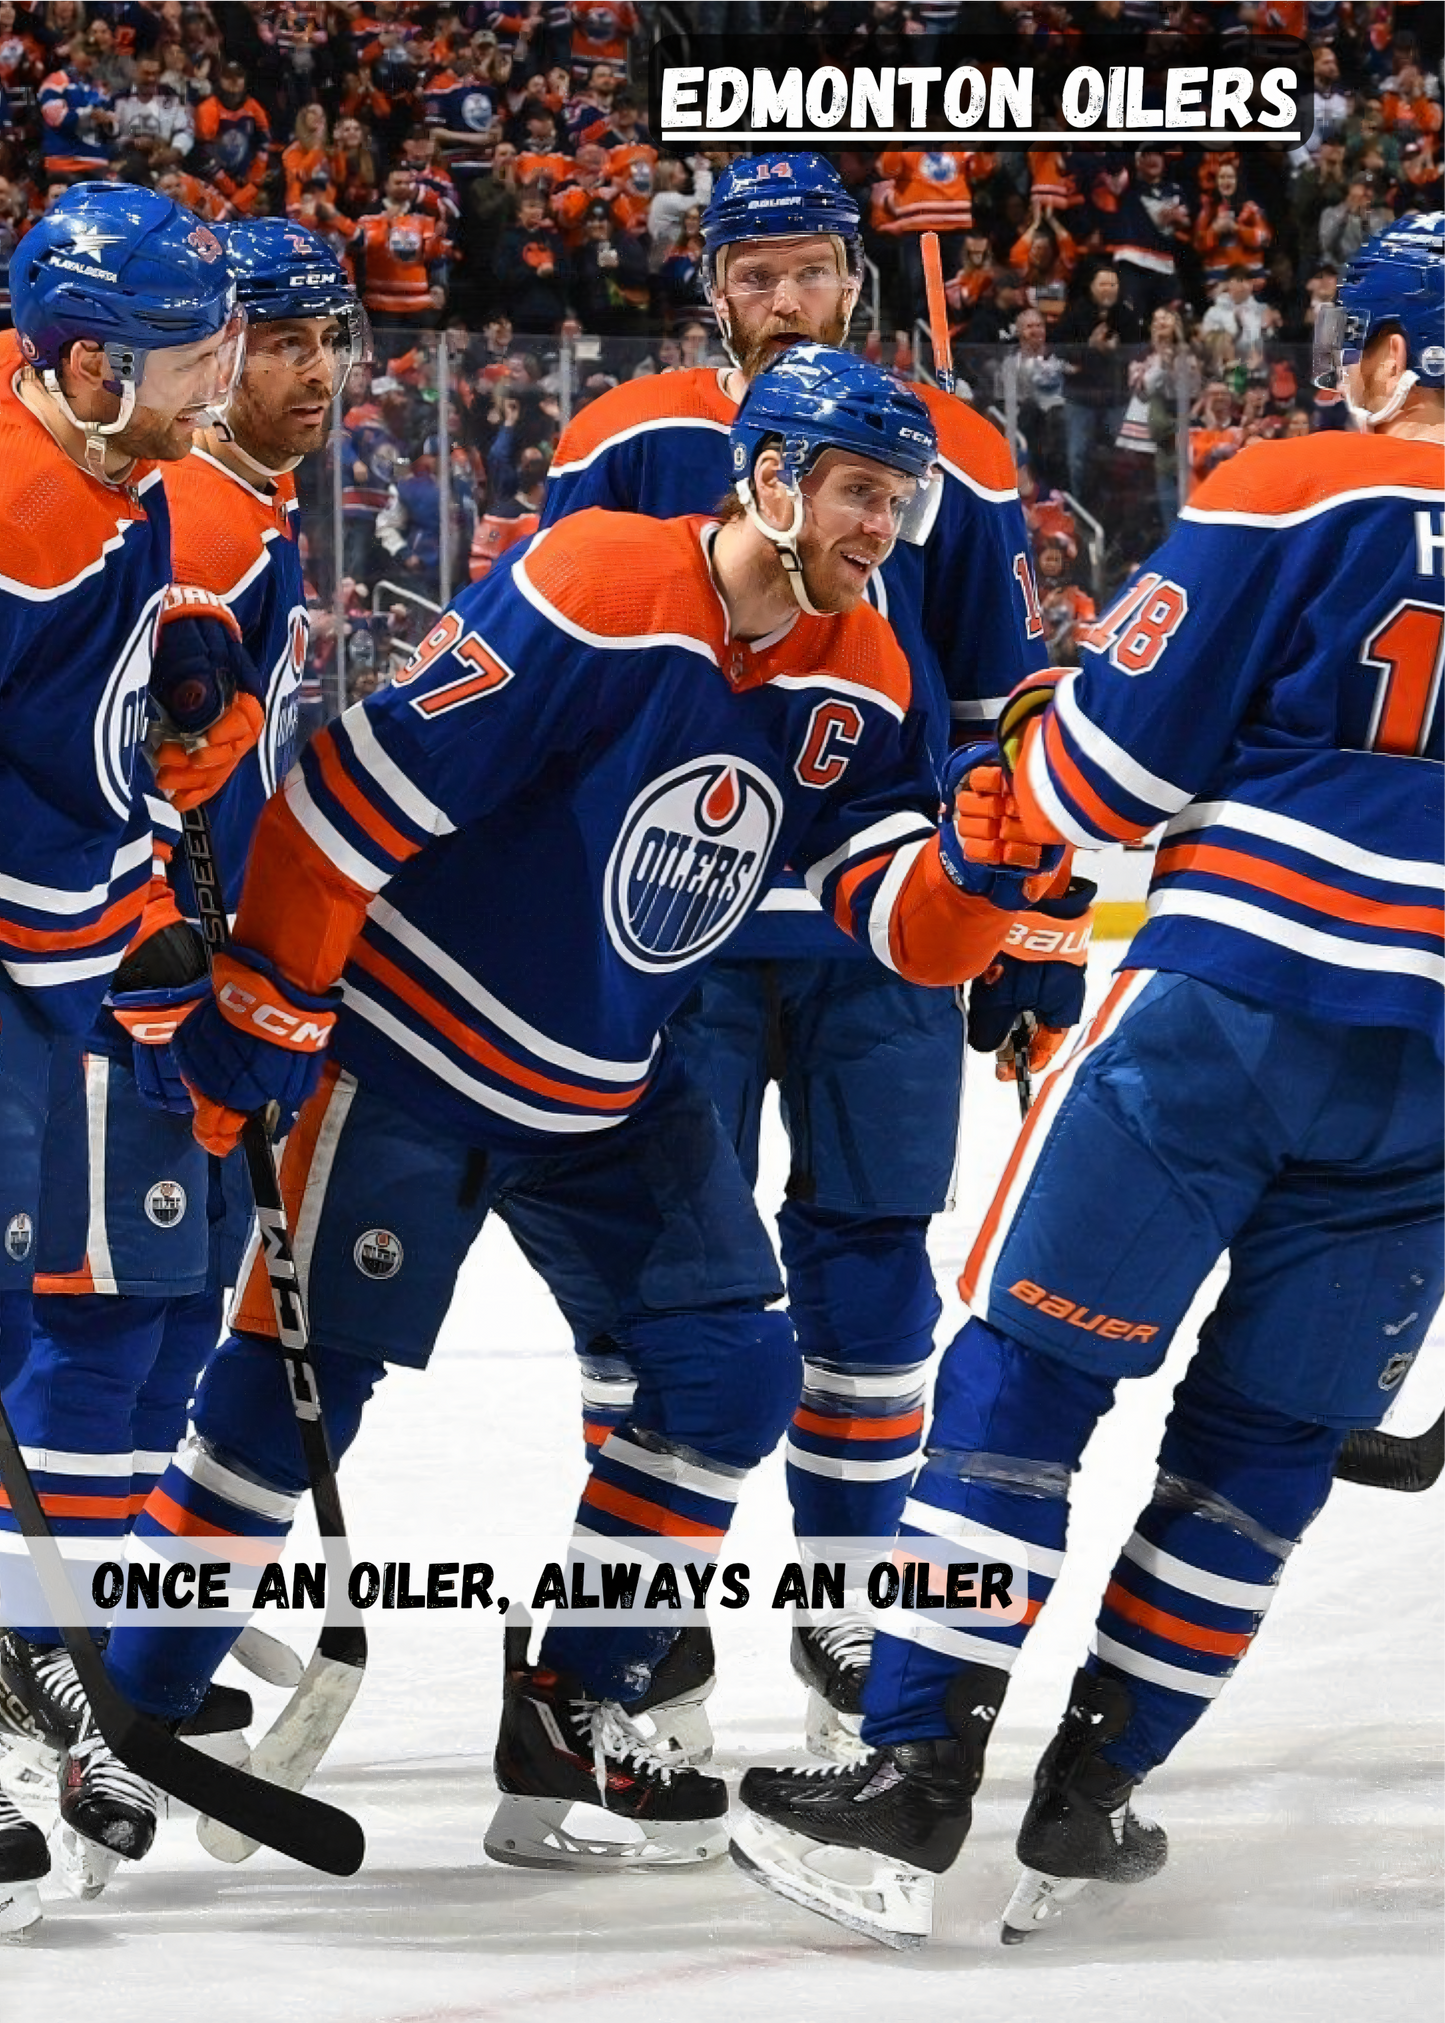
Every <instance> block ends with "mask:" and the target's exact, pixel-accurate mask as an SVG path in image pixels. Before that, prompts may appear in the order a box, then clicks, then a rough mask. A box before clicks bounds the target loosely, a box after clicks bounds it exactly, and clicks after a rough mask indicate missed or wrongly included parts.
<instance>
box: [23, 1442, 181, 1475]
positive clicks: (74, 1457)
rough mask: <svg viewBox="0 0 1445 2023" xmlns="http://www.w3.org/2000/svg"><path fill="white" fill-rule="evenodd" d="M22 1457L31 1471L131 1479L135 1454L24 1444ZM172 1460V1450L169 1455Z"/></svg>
mask: <svg viewBox="0 0 1445 2023" xmlns="http://www.w3.org/2000/svg"><path fill="white" fill-rule="evenodd" d="M20 1455H21V1459H22V1460H23V1461H24V1463H25V1466H26V1467H27V1468H28V1469H29V1470H30V1473H31V1474H32V1475H96V1476H104V1477H106V1478H107V1479H111V1478H115V1479H117V1480H119V1479H126V1480H128V1479H129V1477H130V1475H131V1472H132V1467H131V1464H132V1461H133V1458H134V1457H133V1456H132V1455H131V1453H130V1451H129V1450H127V1451H126V1452H125V1453H124V1454H67V1453H65V1452H64V1451H63V1450H62V1449H61V1448H59V1447H22V1448H21V1449H20ZM166 1459H167V1460H168V1461H169V1460H170V1456H169V1454H168V1455H167V1456H166Z"/></svg>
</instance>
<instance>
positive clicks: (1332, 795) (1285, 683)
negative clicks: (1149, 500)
mask: <svg viewBox="0 0 1445 2023" xmlns="http://www.w3.org/2000/svg"><path fill="white" fill-rule="evenodd" d="M1442 584H1445V492H1442V486H1441V455H1440V447H1439V445H1438V444H1437V443H1431V442H1426V441H1416V440H1410V439H1403V438H1379V437H1365V436H1359V435H1349V436H1344V435H1333V434H1332V435H1324V436H1312V437H1309V438H1306V439H1304V440H1301V441H1292V442H1280V443H1261V444H1258V445H1256V446H1255V447H1254V448H1252V449H1249V450H1246V451H1245V452H1244V453H1243V454H1242V455H1241V456H1238V457H1236V458H1234V459H1233V460H1232V461H1231V462H1229V463H1227V464H1224V465H1222V466H1221V467H1220V469H1219V470H1218V471H1217V472H1216V473H1215V474H1214V475H1213V476H1212V477H1211V478H1209V479H1208V480H1207V481H1206V483H1205V484H1204V485H1202V486H1201V487H1200V489H1199V491H1198V492H1197V493H1196V494H1195V495H1194V498H1193V500H1192V501H1191V503H1190V505H1189V506H1188V508H1187V509H1186V511H1185V512H1184V514H1183V515H1182V516H1181V518H1180V521H1179V524H1178V525H1177V527H1176V528H1175V530H1174V532H1173V534H1172V535H1171V536H1170V538H1169V539H1168V540H1167V541H1166V542H1165V543H1164V545H1163V546H1162V547H1161V548H1160V549H1158V550H1157V552H1156V553H1155V554H1154V555H1153V556H1151V557H1150V559H1149V562H1148V564H1147V566H1146V567H1145V568H1144V569H1143V570H1141V571H1140V572H1138V573H1137V574H1136V575H1135V576H1134V577H1133V578H1132V579H1131V581H1130V582H1129V583H1128V584H1126V585H1125V587H1124V589H1123V590H1122V591H1121V593H1120V595H1119V596H1118V598H1117V599H1116V600H1115V602H1114V604H1113V605H1112V607H1111V608H1110V609H1109V610H1108V611H1106V612H1105V613H1104V614H1103V616H1102V617H1101V618H1100V619H1099V620H1098V622H1097V624H1096V626H1095V627H1094V629H1093V633H1092V644H1091V646H1090V648H1089V650H1088V651H1087V652H1086V653H1085V655H1084V664H1083V666H1082V667H1081V668H1080V669H1078V670H1077V671H1076V672H1074V673H1072V674H1070V675H1068V676H1066V677H1065V678H1064V680H1063V681H1061V682H1060V684H1059V687H1058V689H1057V691H1056V696H1055V700H1054V702H1053V703H1052V705H1051V707H1050V708H1049V710H1048V711H1047V713H1046V714H1045V715H1044V716H1043V717H1041V718H1039V719H1037V720H1036V721H1035V723H1034V724H1032V725H1030V727H1029V730H1028V733H1027V735H1026V737H1025V740H1024V746H1023V753H1022V758H1021V764H1020V767H1019V770H1018V773H1017V775H1016V783H1015V790H1016V792H1017V793H1018V796H1019V800H1020V804H1021V806H1022V807H1023V809H1024V811H1025V815H1026V817H1027V819H1028V821H1029V824H1030V827H1031V829H1032V830H1033V831H1034V833H1036V834H1039V835H1048V836H1051V837H1062V838H1063V839H1065V840H1066V841H1068V842H1072V843H1076V844H1079V845H1080V846H1082V847H1083V848H1085V849H1090V848H1099V847H1101V846H1102V845H1103V844H1105V843H1111V842H1115V841H1119V840H1122V839H1128V838H1131V837H1137V836H1141V835H1143V834H1145V833H1146V832H1147V831H1148V830H1150V829H1152V828H1154V827H1155V825H1156V824H1158V823H1160V822H1164V823H1167V825H1168V826H1167V828H1166V830H1165V834H1164V839H1163V843H1162V845H1161V847H1160V850H1159V854H1158V858H1157V860H1156V866H1155V871H1154V878H1153V883H1152V886H1151V889H1150V894H1149V911H1148V919H1147V922H1146V924H1145V926H1144V927H1143V928H1142V929H1141V930H1140V932H1139V933H1138V934H1137V935H1136V937H1135V939H1134V942H1133V944H1132V945H1131V947H1130V950H1129V954H1128V957H1127V962H1128V966H1129V967H1130V968H1133V969H1161V970H1176V971H1182V972H1184V973H1185V974H1188V975H1192V976H1198V977H1202V978H1204V979H1205V980H1206V981H1208V982H1211V983H1214V984H1217V985H1218V986H1219V988H1221V989H1222V990H1227V991H1234V992H1237V993H1238V994H1239V995H1241V996H1244V997H1251V998H1256V999H1259V1000H1262V1001H1263V1002H1265V1003H1269V1004H1276V1005H1280V1006H1284V1007H1287V1008H1289V1009H1292V1010H1295V1011H1304V1012H1307V1013H1310V1014H1314V1015H1317V1016H1318V1017H1320V1018H1322V1019H1330V1020H1336V1021H1341V1022H1344V1023H1347V1024H1352V1025H1404V1026H1413V1027H1416V1028H1418V1029H1419V1030H1421V1031H1423V1032H1425V1033H1427V1034H1429V1035H1432V1036H1433V1037H1434V1039H1435V1041H1436V1044H1437V1045H1439V1044H1440V1034H1441V985H1442V984H1445V959H1442V928H1445V911H1442V900H1445V867H1442V836H1445V792H1442V787H1445V772H1442V766H1441V757H1442V747H1441V718H1440V678H1441V671H1442V666H1445V597H1442Z"/></svg>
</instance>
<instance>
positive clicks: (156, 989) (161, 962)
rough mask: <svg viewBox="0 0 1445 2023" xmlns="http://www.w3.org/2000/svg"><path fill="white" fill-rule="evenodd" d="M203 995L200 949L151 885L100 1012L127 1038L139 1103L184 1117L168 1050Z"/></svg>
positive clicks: (157, 881)
mask: <svg viewBox="0 0 1445 2023" xmlns="http://www.w3.org/2000/svg"><path fill="white" fill-rule="evenodd" d="M209 994H210V980H209V972H208V968H207V963H206V947H205V943H204V942H203V941H202V940H201V937H200V936H199V934H197V932H196V930H195V929H194V928H193V927H192V926H191V925H190V924H189V922H188V921H184V920H182V919H181V917H180V915H179V913H177V911H176V902H175V897H174V895H173V894H172V892H171V889H170V886H169V885H167V883H166V881H165V879H164V878H161V877H156V878H153V879H152V880H151V887H150V894H149V897H148V898H147V900H146V905H145V911H144V912H143V913H142V915H141V924H140V929H139V932H138V933H137V934H136V936H135V939H134V940H133V941H132V942H131V944H130V947H129V948H128V949H127V950H126V952H125V954H124V955H123V956H122V957H121V960H120V964H119V966H118V968H117V969H116V972H115V975H114V976H113V977H112V978H111V981H110V989H109V991H108V992H107V994H106V999H105V1008H106V1010H107V1011H109V1012H110V1014H111V1016H112V1018H114V1020H115V1022H116V1024H117V1025H118V1026H120V1027H121V1028H122V1029H123V1030H124V1031H125V1033H126V1034H127V1035H128V1037H129V1039H130V1042H131V1046H130V1059H131V1070H132V1072H133V1074H134V1075H135V1085H136V1088H137V1090H138V1091H139V1093H140V1096H141V1100H142V1101H143V1102H145V1103H148V1104H149V1105H150V1106H151V1108H152V1109H155V1110H169V1111H171V1112H173V1113H174V1114H175V1115H177V1116H181V1117H188V1116H189V1115H190V1113H191V1098H190V1094H189V1092H188V1091H187V1089H186V1085H185V1083H184V1082H183V1081H182V1080H181V1076H180V1070H179V1069H178V1068H177V1066H176V1061H175V1052H174V1049H173V1046H172V1042H173V1040H174V1039H175V1036H176V1030H177V1028H178V1027H179V1026H180V1024H181V1021H182V1020H183V1019H185V1018H188V1017H189V1016H190V1014H191V1013H192V1012H193V1011H194V1010H195V1008H196V1006H197V1005H198V1004H199V1003H200V1002H201V1000H202V998H204V997H207V996H208V995H209Z"/></svg>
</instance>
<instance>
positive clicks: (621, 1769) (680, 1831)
mask: <svg viewBox="0 0 1445 2023" xmlns="http://www.w3.org/2000/svg"><path fill="white" fill-rule="evenodd" d="M528 1635H529V1632H528V1630H527V1629H526V1628H518V1629H509V1630H508V1631H507V1633H506V1639H505V1652H506V1679H505V1685H504V1693H503V1701H502V1723H501V1728H500V1731H499V1733H498V1736H497V1753H496V1776H497V1784H498V1787H499V1789H500V1791H501V1794H502V1802H501V1804H500V1805H499V1806H498V1807H497V1810H496V1812H495V1814H494V1815H493V1818H492V1823H491V1825H490V1826H489V1827H488V1829H487V1834H486V1841H485V1846H486V1850H487V1853H488V1854H489V1855H490V1856H491V1857H492V1859H493V1860H494V1861H500V1862H508V1863H511V1864H513V1865H514V1866H517V1867H521V1868H558V1869H580V1870H592V1871H608V1870H615V1869H619V1868H638V1867H661V1866H682V1865H684V1864H692V1863H697V1862H704V1861H711V1860H713V1859H714V1858H715V1857H716V1856H718V1855H720V1854H722V1852H723V1851H724V1849H725V1848H726V1846H727V1828H726V1826H725V1824H724V1819H725V1815H726V1813H727V1789H726V1786H725V1785H724V1784H723V1783H722V1781H721V1780H720V1779H719V1778H716V1777H703V1776H700V1775H699V1774H698V1772H697V1771H695V1770H691V1769H688V1768H686V1767H685V1766H682V1765H680V1764H679V1763H678V1762H677V1761H676V1760H673V1759H668V1758H666V1757H664V1756H662V1755H661V1754H659V1753H658V1750H657V1749H656V1747H655V1746H654V1744H653V1743H652V1742H650V1741H649V1740H648V1738H647V1737H646V1736H644V1735H643V1733H642V1731H641V1730H640V1729H639V1728H638V1727H637V1726H636V1724H635V1723H634V1722H633V1720H632V1719H631V1717H630V1715H629V1713H628V1711H627V1710H626V1709H624V1708H622V1707H621V1706H619V1705H618V1704H617V1702H616V1701H612V1700H601V1701H599V1700H597V1699H594V1698H593V1697H592V1696H591V1695H590V1694H589V1693H588V1692H587V1690H586V1688H585V1687H584V1686H583V1685H582V1684H581V1683H580V1681H578V1680H576V1679H572V1678H568V1677H566V1676H564V1675H563V1674H561V1673H558V1672H553V1671H549V1670H547V1669H546V1668H545V1667H542V1666H537V1667H533V1666H531V1665H529V1664H528V1663H527V1640H528ZM577 1807H585V1808H587V1809H588V1812H589V1813H590V1814H591V1815H592V1820H591V1821H590V1822H589V1820H588V1819H587V1818H586V1817H585V1816H584V1817H583V1818H582V1819H580V1820H575V1821H574V1820H573V1818H572V1817H571V1815H572V1814H573V1811H574V1809H575V1808H577ZM599 1813H601V1814H605V1815H606V1824H607V1826H608V1827H609V1828H611V1829H612V1830H611V1831H605V1830H601V1822H600V1821H599V1820H598V1814H599Z"/></svg>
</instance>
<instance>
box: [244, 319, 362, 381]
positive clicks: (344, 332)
mask: <svg viewBox="0 0 1445 2023" xmlns="http://www.w3.org/2000/svg"><path fill="white" fill-rule="evenodd" d="M247 356H248V357H250V358H251V359H252V360H253V361H254V360H261V359H269V360H274V361H275V363H276V364H278V365H279V366H281V368H282V369H283V371H286V372H290V373H295V374H297V375H298V376H300V375H302V374H305V373H306V372H307V371H308V370H309V369H311V368H314V367H315V366H316V365H317V364H318V362H319V364H320V367H321V371H322V373H323V375H324V376H325V378H326V380H327V385H328V396H327V397H328V398H329V399H332V400H334V399H335V397H336V395H337V394H338V393H340V391H341V389H342V387H343V386H345V384H346V380H347V375H348V374H349V373H350V372H351V370H352V368H353V366H357V365H365V364H366V363H367V362H368V361H369V360H370V358H371V356H372V339H371V325H370V323H369V322H368V321H367V315H366V311H365V310H364V309H363V308H362V306H361V304H360V303H359V302H358V303H354V304H352V305H350V306H349V307H347V308H345V309H341V310H338V311H337V313H336V314H335V315H334V316H314V317H308V318H307V319H305V321H298V322H295V323H288V324H286V325H284V326H279V327H275V328H273V327H272V326H271V325H269V324H266V323H253V324H252V326H251V334H250V337H249V338H248V340H247Z"/></svg>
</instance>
